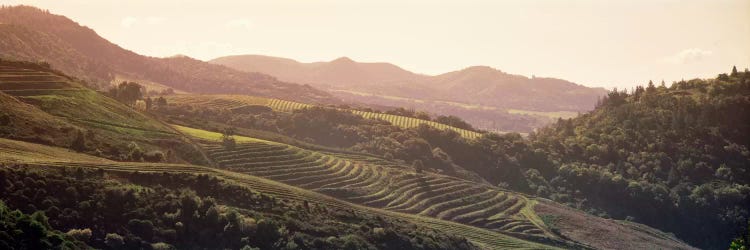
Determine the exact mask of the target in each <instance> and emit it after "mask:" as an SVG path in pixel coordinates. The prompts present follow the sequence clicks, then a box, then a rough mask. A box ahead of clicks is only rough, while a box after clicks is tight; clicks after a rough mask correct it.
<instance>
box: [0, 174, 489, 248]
mask: <svg viewBox="0 0 750 250" xmlns="http://www.w3.org/2000/svg"><path fill="white" fill-rule="evenodd" d="M109 177H113V178H109ZM186 187H189V188H186ZM0 198H2V199H3V200H5V201H7V204H8V205H9V207H13V208H18V209H20V210H21V211H24V212H29V211H30V212H33V211H44V214H47V215H48V216H49V220H48V221H49V225H47V224H46V222H45V223H40V225H45V226H46V228H50V226H51V227H53V228H56V229H60V230H63V231H68V233H67V235H69V236H67V235H64V234H61V233H59V232H58V233H56V234H59V235H61V236H60V238H62V239H67V241H71V242H72V241H74V239H80V240H81V241H83V242H85V243H86V244H88V245H89V246H91V247H94V248H104V249H172V248H176V249H241V248H243V247H244V248H260V249H281V248H289V247H293V246H296V247H297V248H298V249H375V248H379V249H383V248H391V247H390V246H398V247H397V248H398V249H475V247H473V246H472V245H470V244H468V242H467V241H466V240H465V239H462V238H455V237H449V236H447V235H443V234H440V233H437V232H434V231H432V230H429V229H427V228H423V227H417V226H415V225H412V224H409V223H404V222H403V221H391V220H388V219H383V218H380V217H372V216H371V215H366V214H360V213H352V212H351V211H350V210H345V209H340V208H332V207H325V206H324V205H321V204H317V203H309V202H298V201H289V200H283V199H277V198H274V197H273V196H271V195H268V194H263V193H258V192H256V191H253V190H249V189H247V188H244V187H242V186H237V185H235V184H231V183H227V182H224V181H223V180H221V179H217V178H215V177H210V176H207V175H192V174H166V173H164V174H161V173H138V172H135V173H106V174H105V173H103V172H99V171H91V170H83V169H80V168H77V169H69V168H59V167H55V168H49V169H44V168H43V169H40V170H38V171H36V170H27V169H25V168H19V167H17V166H4V167H2V168H0ZM0 211H5V210H3V209H0ZM19 213H20V212H19ZM35 214H36V215H33V216H30V219H31V220H35V221H40V222H44V221H47V219H45V218H44V217H43V215H42V212H37V213H35ZM2 218H5V216H3V217H2ZM2 225H5V224H0V227H2ZM81 228H83V229H81ZM369 228H388V230H391V232H392V235H390V237H381V236H379V235H378V234H375V233H373V231H372V230H370V229H369ZM38 231H41V230H38ZM1 232H4V230H0V240H1V239H4V238H3V237H4V235H3V234H2V233H1ZM45 232H50V230H48V231H45ZM6 238H7V237H6ZM13 239H14V240H15V239H19V238H18V237H15V238H13ZM50 242H51V241H50ZM424 242H431V243H430V244H424ZM79 244H81V243H79ZM45 248H46V247H45ZM3 249H7V248H3Z"/></svg>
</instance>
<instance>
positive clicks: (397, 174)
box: [177, 126, 555, 238]
mask: <svg viewBox="0 0 750 250" xmlns="http://www.w3.org/2000/svg"><path fill="white" fill-rule="evenodd" d="M177 128H178V129H179V130H181V131H183V132H185V133H188V134H190V135H193V136H196V137H198V138H200V139H203V140H208V141H216V140H218V139H219V138H220V136H221V135H220V134H219V133H213V132H207V131H206V132H198V131H201V130H196V129H190V128H185V127H179V126H177ZM237 140H238V141H240V142H242V143H240V144H238V145H237V146H236V147H235V148H234V149H226V148H224V147H222V146H220V145H219V144H217V143H211V142H206V143H205V144H204V145H203V147H204V148H205V149H206V151H207V153H208V154H209V156H210V157H211V158H212V159H213V160H214V161H215V162H216V163H217V164H218V165H219V166H220V167H221V168H222V169H226V170H230V171H233V172H239V173H246V174H250V175H254V176H259V177H263V178H267V179H271V180H275V181H279V182H283V183H285V184H289V185H293V186H297V187H300V188H304V189H307V190H314V191H317V192H319V193H323V194H328V195H331V196H334V197H337V198H340V199H343V200H347V201H349V202H352V203H357V204H361V205H365V206H370V207H375V208H382V209H386V210H390V211H395V212H402V213H410V214H416V215H422V216H428V217H433V218H437V219H442V220H449V221H454V222H458V223H463V224H466V225H471V226H475V227H480V228H484V229H487V230H491V231H495V232H502V233H506V234H514V235H523V236H526V237H530V238H547V237H550V238H555V236H554V235H553V234H551V233H549V232H547V231H546V230H547V229H546V228H545V227H544V226H543V223H541V219H539V218H538V217H537V216H536V215H535V214H534V212H533V206H534V201H533V200H531V199H529V198H527V197H525V196H523V195H520V194H517V193H512V192H507V191H503V190H498V189H496V188H494V187H491V186H486V185H480V184H477V183H474V182H468V181H464V180H461V179H457V178H453V177H448V176H444V175H437V174H415V173H413V171H411V170H410V169H408V168H406V167H403V166H398V165H395V164H394V163H387V162H385V161H377V160H373V159H364V160H360V159H358V158H357V157H347V156H346V154H338V155H333V154H327V153H321V152H316V151H309V150H305V149H301V148H298V147H295V146H291V145H286V144H281V143H276V142H270V141H264V140H258V139H252V138H246V137H241V136H238V137H237Z"/></svg>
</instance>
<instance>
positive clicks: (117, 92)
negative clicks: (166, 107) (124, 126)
mask: <svg viewBox="0 0 750 250" xmlns="http://www.w3.org/2000/svg"><path fill="white" fill-rule="evenodd" d="M109 94H110V96H112V97H114V98H115V99H117V100H118V101H121V102H123V103H125V104H128V105H130V106H133V105H135V102H136V101H138V100H140V99H142V98H143V87H142V86H141V85H140V84H138V83H135V82H122V83H120V84H119V85H117V87H116V88H113V89H110V90H109Z"/></svg>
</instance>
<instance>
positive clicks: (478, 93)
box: [210, 55, 607, 111]
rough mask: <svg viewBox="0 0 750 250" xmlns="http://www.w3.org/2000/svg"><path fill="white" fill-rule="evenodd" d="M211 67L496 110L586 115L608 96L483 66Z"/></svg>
mask: <svg viewBox="0 0 750 250" xmlns="http://www.w3.org/2000/svg"><path fill="white" fill-rule="evenodd" d="M210 62H211V63H215V64H221V65H225V66H229V67H232V68H235V69H239V70H243V71H246V72H263V73H266V74H269V75H272V76H275V77H277V78H279V79H281V80H284V81H290V82H298V83H305V84H310V85H312V86H315V87H318V88H321V89H326V90H330V91H333V92H341V90H343V91H348V92H350V93H351V92H354V93H357V92H360V93H367V94H372V95H379V96H389V97H398V98H408V99H420V100H430V101H447V102H458V103H462V104H468V105H478V106H484V107H494V108H501V109H522V110H533V111H587V110H591V109H593V107H594V104H595V103H596V100H597V98H600V97H601V96H603V95H605V94H606V93H607V91H606V90H605V89H603V88H589V87H586V86H582V85H578V84H575V83H572V82H569V81H565V80H561V79H556V78H540V77H532V78H528V77H525V76H521V75H513V74H509V73H506V72H502V71H500V70H497V69H494V68H491V67H488V66H473V67H468V68H465V69H462V70H457V71H453V72H448V73H444V74H440V75H434V76H431V75H424V74H417V73H413V72H411V71H408V70H405V69H403V68H401V67H399V66H396V65H393V64H390V63H362V62H355V61H354V60H352V59H350V58H348V57H341V58H338V59H335V60H333V61H330V62H313V63H301V62H298V61H295V60H292V59H286V58H278V57H269V56H260V55H240V56H226V57H220V58H216V59H214V60H211V61H210Z"/></svg>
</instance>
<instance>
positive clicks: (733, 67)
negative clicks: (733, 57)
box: [729, 66, 737, 77]
mask: <svg viewBox="0 0 750 250" xmlns="http://www.w3.org/2000/svg"><path fill="white" fill-rule="evenodd" d="M729 76H731V77H736V76H737V66H732V74H730V75H729Z"/></svg>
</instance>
